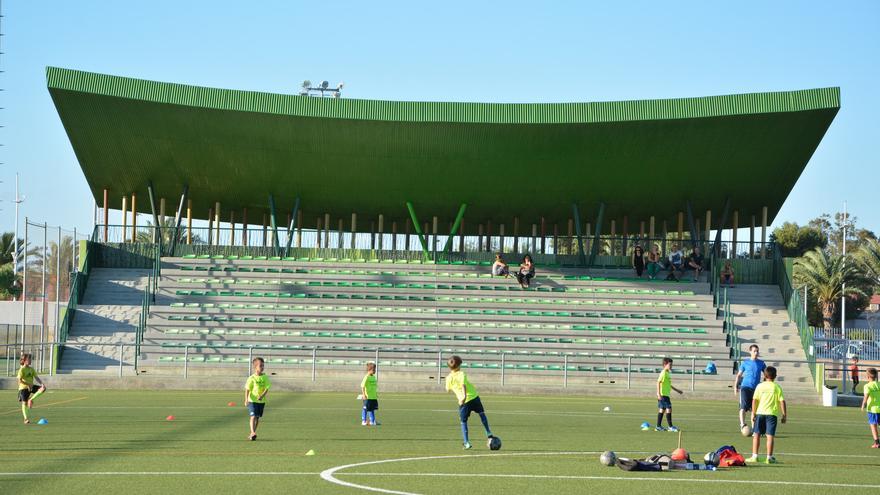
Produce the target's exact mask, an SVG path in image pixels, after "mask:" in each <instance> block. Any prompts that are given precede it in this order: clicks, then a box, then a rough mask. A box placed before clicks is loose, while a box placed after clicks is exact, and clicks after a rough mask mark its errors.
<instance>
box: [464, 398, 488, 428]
mask: <svg viewBox="0 0 880 495" xmlns="http://www.w3.org/2000/svg"><path fill="white" fill-rule="evenodd" d="M472 412H474V413H477V414H482V413H484V412H485V411H484V410H483V403H482V402H481V401H480V398H479V397H474V398H473V399H471V400H470V401H469V402H465V403H464V404H462V405H460V406H458V418H459V419H461V422H462V423H466V422H467V420H468V418H469V417H470V415H471V413H472Z"/></svg>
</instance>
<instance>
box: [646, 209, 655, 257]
mask: <svg viewBox="0 0 880 495" xmlns="http://www.w3.org/2000/svg"><path fill="white" fill-rule="evenodd" d="M648 244H650V245H652V246H653V245H654V215H651V217H650V218H648ZM649 250H650V247H648V248H647V249H645V251H649Z"/></svg>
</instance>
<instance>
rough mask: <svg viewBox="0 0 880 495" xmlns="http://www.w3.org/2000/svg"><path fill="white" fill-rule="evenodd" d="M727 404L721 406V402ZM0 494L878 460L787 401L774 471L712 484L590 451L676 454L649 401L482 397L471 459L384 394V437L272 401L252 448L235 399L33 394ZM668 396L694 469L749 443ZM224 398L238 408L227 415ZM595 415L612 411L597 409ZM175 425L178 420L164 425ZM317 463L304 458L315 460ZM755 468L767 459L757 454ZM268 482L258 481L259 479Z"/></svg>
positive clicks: (331, 411)
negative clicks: (707, 456)
mask: <svg viewBox="0 0 880 495" xmlns="http://www.w3.org/2000/svg"><path fill="white" fill-rule="evenodd" d="M728 395H729V397H728ZM0 396H2V397H3V401H2V404H5V406H4V407H3V408H0V434H2V443H0V460H2V463H0V494H4V495H7V494H13V493H57V494H63V495H70V494H77V493H90V494H94V493H116V494H126V493H128V494H134V493H137V494H141V493H163V494H168V493H184V494H192V493H212V494H220V493H297V494H312V493H314V494H329V493H342V494H344V493H351V494H356V493H370V492H368V491H367V490H366V489H365V488H352V487H346V486H342V485H339V484H334V483H332V482H330V481H327V480H325V479H323V478H322V477H321V475H320V473H321V472H322V471H325V470H328V469H331V468H334V467H337V466H346V465H351V464H358V463H364V462H372V461H382V460H393V459H403V458H422V459H414V460H406V461H396V462H383V463H375V464H369V465H362V466H352V467H348V468H344V469H339V470H337V471H335V472H333V473H332V476H333V477H335V478H336V479H338V480H341V481H342V482H348V483H354V484H358V485H365V486H369V487H374V488H380V489H383V490H386V491H385V493H423V494H443V495H448V494H449V493H553V494H569V493H571V494H574V493H578V494H581V493H584V492H585V491H587V490H589V491H592V490H596V491H598V493H602V494H603V495H606V494H618V493H619V494H633V493H663V492H662V491H660V490H668V491H669V492H671V493H699V494H701V495H705V494H716V493H717V494H721V493H730V492H731V491H733V490H735V491H736V492H738V493H749V494H762V493H768V494H770V493H772V494H787V493H798V494H803V493H806V492H809V493H830V492H832V491H833V492H834V493H860V494H865V493H878V492H880V478H878V476H877V472H878V471H876V468H877V466H880V449H870V448H868V447H869V445H870V443H871V439H870V433H869V432H868V427H867V424H866V421H865V419H864V415H863V414H862V413H860V412H859V411H858V410H857V409H855V408H834V409H826V408H821V407H819V406H806V405H791V406H790V410H789V414H790V420H789V422H788V424H785V425H781V426H780V430H779V431H778V438H777V441H778V447H777V458H778V459H779V461H780V463H779V464H776V465H765V464H763V463H762V464H759V465H755V466H749V467H744V468H728V469H722V470H718V471H716V472H704V471H673V472H662V473H637V472H625V471H622V470H620V469H618V468H616V467H611V468H609V467H604V466H602V465H600V464H599V462H598V457H599V452H601V451H603V450H614V451H616V452H617V453H618V454H622V455H630V456H633V457H644V456H645V455H647V454H648V453H654V452H669V451H671V450H672V449H673V448H675V446H676V445H675V444H676V438H677V436H676V434H674V433H666V432H654V431H650V432H648V431H641V430H640V429H639V425H640V423H642V422H643V421H650V422H652V423H653V422H654V420H655V419H656V409H655V406H656V400H652V399H651V397H650V396H649V395H648V396H643V397H633V398H608V399H602V398H595V397H589V398H584V397H577V396H572V397H559V396H552V397H519V396H496V395H491V396H484V397H483V404H484V405H485V407H486V411H487V414H488V416H489V421H490V424H491V426H492V429H493V431H494V433H495V434H496V435H498V436H499V437H501V438H502V440H503V442H504V445H503V448H502V449H501V451H499V452H491V451H489V450H488V449H487V448H486V445H485V440H484V439H483V434H482V427H481V425H480V422H479V418H477V417H472V418H471V421H470V425H471V428H470V430H471V441H472V443H473V444H474V449H473V450H471V451H464V450H462V448H461V439H460V431H459V426H458V416H457V409H456V404H455V399H454V397H453V396H452V395H451V394H450V395H416V394H411V395H409V394H406V395H405V394H384V395H381V396H380V404H381V409H380V410H379V411H378V415H377V419H378V420H379V422H380V423H381V426H378V427H362V426H361V425H360V409H359V407H360V402H359V401H357V400H356V399H355V396H356V392H352V393H350V394H338V393H334V394H331V393H284V392H276V393H271V394H270V396H269V402H268V404H267V406H266V415H265V417H264V422H263V424H262V425H261V426H260V429H259V431H258V434H259V438H258V440H257V441H256V442H250V441H248V440H247V439H246V437H247V433H248V430H247V412H246V409H245V408H244V407H243V406H242V405H241V401H242V398H243V392H242V393H238V392H163V391H100V390H83V391H59V390H54V391H51V392H50V393H47V394H45V395H43V396H42V397H41V398H40V399H39V401H38V402H37V403H36V404H35V406H36V407H35V408H34V410H33V411H32V415H33V417H32V420H36V419H39V418H41V417H44V418H46V419H47V420H48V421H49V424H48V425H44V426H38V425H34V424H31V425H23V424H22V419H21V411H20V409H19V408H18V407H17V402H16V393H15V391H12V390H7V391H3V392H2V393H0ZM722 398H724V399H726V400H724V401H716V402H709V401H696V400H687V395H685V396H684V397H683V398H677V397H676V398H674V399H673V401H674V410H673V419H674V420H675V423H676V424H677V426H679V427H680V428H681V429H682V430H683V432H684V434H683V443H684V447H685V448H687V449H688V450H689V451H690V452H691V456H692V457H693V458H694V459H695V460H696V459H697V458H700V459H701V458H702V456H703V454H704V453H705V452H706V451H708V450H714V449H715V448H717V447H719V446H721V445H724V444H733V445H735V446H736V447H737V450H739V451H740V452H742V453H746V454H748V453H749V452H750V450H751V448H750V442H751V439H748V438H744V437H742V436H741V435H740V434H739V431H738V419H737V416H736V414H737V411H736V407H737V406H736V402H735V401H734V397H733V395H732V394H730V393H727V394H725V396H724V397H722ZM230 401H234V402H235V403H236V404H237V405H236V406H234V407H230V406H228V402H230ZM605 406H610V407H611V408H612V410H611V412H608V413H606V412H602V409H603V408H604V407H605ZM168 415H174V416H175V418H176V419H175V420H174V421H166V419H165V418H166V417H167V416H168ZM310 449H311V450H314V451H315V454H316V455H314V456H306V455H305V453H306V452H307V451H309V450H310ZM761 459H762V460H763V455H762V456H761ZM261 473H263V474H261Z"/></svg>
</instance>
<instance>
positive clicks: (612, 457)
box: [599, 450, 617, 466]
mask: <svg viewBox="0 0 880 495" xmlns="http://www.w3.org/2000/svg"><path fill="white" fill-rule="evenodd" d="M599 462H601V463H602V465H603V466H613V465H615V464H616V463H617V454H615V453H614V452H611V451H610V450H606V451H605V452H602V455H600V456H599Z"/></svg>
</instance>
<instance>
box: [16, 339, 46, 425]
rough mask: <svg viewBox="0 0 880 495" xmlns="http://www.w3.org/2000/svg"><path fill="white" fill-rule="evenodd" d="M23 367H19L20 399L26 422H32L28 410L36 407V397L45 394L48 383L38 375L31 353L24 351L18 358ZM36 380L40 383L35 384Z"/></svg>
mask: <svg viewBox="0 0 880 495" xmlns="http://www.w3.org/2000/svg"><path fill="white" fill-rule="evenodd" d="M18 364H19V365H21V368H19V369H18V375H17V376H18V401H19V402H21V414H22V416H24V424H28V423H30V422H31V420H30V419H28V411H30V409H31V408H32V407H34V399H36V398H37V397H39V396H41V395H43V392H45V391H46V385H44V384H43V381H42V380H40V377H39V376H37V371H36V370H35V369H33V368H31V355H30V354H28V353H22V355H21V358H20V359H19V360H18ZM34 382H37V383H39V384H40V385H39V386H37V385H34Z"/></svg>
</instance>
